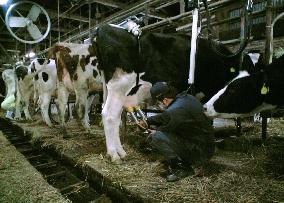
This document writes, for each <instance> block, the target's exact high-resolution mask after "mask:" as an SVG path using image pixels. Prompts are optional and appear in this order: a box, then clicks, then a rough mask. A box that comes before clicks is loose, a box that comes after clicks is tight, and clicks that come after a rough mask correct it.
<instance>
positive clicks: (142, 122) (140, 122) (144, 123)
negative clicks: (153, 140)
mask: <svg viewBox="0 0 284 203" xmlns="http://www.w3.org/2000/svg"><path fill="white" fill-rule="evenodd" d="M138 125H139V126H140V127H141V128H144V129H147V128H148V124H147V123H146V121H143V120H142V121H139V123H138Z"/></svg>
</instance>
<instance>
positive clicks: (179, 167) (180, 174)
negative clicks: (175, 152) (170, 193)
mask: <svg viewBox="0 0 284 203" xmlns="http://www.w3.org/2000/svg"><path fill="white" fill-rule="evenodd" d="M171 169H172V170H171V172H170V174H169V175H168V176H167V177H166V179H167V181H168V182H175V181H178V180H180V179H183V178H185V177H187V176H190V175H194V170H193V168H192V167H191V166H185V165H184V164H183V163H182V161H181V160H180V159H174V160H172V161H171Z"/></svg>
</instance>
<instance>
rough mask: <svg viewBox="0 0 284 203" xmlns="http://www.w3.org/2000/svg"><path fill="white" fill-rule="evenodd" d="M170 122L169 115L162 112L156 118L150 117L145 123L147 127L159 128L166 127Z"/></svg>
mask: <svg viewBox="0 0 284 203" xmlns="http://www.w3.org/2000/svg"><path fill="white" fill-rule="evenodd" d="M169 121H170V114H169V112H167V111H164V112H163V113H161V114H158V115H156V116H151V117H149V118H147V123H148V124H149V125H156V126H161V125H166V124H167V123H168V122H169Z"/></svg>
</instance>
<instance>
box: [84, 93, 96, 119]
mask: <svg viewBox="0 0 284 203" xmlns="http://www.w3.org/2000/svg"><path fill="white" fill-rule="evenodd" d="M94 99H95V95H91V96H89V97H88V100H87V105H86V106H87V108H85V119H84V120H86V121H87V122H88V123H90V118H89V113H90V111H91V108H92V103H93V101H94Z"/></svg>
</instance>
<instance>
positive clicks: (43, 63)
mask: <svg viewBox="0 0 284 203" xmlns="http://www.w3.org/2000/svg"><path fill="white" fill-rule="evenodd" d="M30 69H31V70H32V72H34V71H38V70H42V69H45V70H44V71H42V72H40V73H39V74H37V75H35V77H34V100H35V101H37V102H36V103H37V104H38V106H40V109H41V114H42V118H43V121H44V122H45V123H46V124H47V125H48V126H49V127H52V123H51V120H50V117H49V113H48V112H49V111H48V110H49V105H50V101H51V97H52V96H55V90H56V81H57V71H56V65H55V60H53V59H43V58H37V59H34V60H33V61H32V63H31V65H30Z"/></svg>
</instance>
